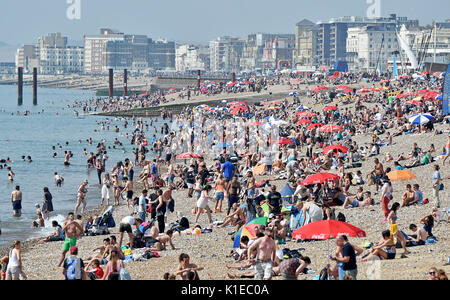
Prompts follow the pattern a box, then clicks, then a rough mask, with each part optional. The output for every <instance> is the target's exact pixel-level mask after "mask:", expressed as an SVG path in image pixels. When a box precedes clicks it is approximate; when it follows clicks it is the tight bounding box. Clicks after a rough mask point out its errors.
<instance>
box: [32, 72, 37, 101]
mask: <svg viewBox="0 0 450 300" xmlns="http://www.w3.org/2000/svg"><path fill="white" fill-rule="evenodd" d="M33 105H37V68H33Z"/></svg>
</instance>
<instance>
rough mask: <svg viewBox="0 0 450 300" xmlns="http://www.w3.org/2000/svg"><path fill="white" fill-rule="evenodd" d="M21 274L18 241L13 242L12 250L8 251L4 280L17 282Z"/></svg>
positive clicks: (21, 267)
mask: <svg viewBox="0 0 450 300" xmlns="http://www.w3.org/2000/svg"><path fill="white" fill-rule="evenodd" d="M21 274H23V266H22V256H21V253H20V241H14V243H13V249H11V251H9V257H8V267H7V268H6V280H19V279H20V275H21Z"/></svg>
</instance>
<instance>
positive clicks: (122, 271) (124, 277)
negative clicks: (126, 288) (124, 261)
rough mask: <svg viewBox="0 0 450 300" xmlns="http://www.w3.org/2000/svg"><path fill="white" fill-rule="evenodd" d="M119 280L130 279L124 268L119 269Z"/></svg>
mask: <svg viewBox="0 0 450 300" xmlns="http://www.w3.org/2000/svg"><path fill="white" fill-rule="evenodd" d="M119 280H131V275H130V273H128V271H127V270H125V268H123V267H122V268H121V269H120V274H119Z"/></svg>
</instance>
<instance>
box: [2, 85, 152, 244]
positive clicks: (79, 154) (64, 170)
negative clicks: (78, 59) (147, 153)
mask: <svg viewBox="0 0 450 300" xmlns="http://www.w3.org/2000/svg"><path fill="white" fill-rule="evenodd" d="M92 97H94V94H93V93H92V92H88V91H73V90H61V89H38V105H36V106H33V104H32V102H33V101H32V89H31V88H29V87H25V88H24V97H23V105H22V106H18V105H17V87H15V86H0V159H6V158H7V157H9V158H10V159H11V160H12V163H8V166H11V167H12V170H13V172H14V173H15V174H16V176H15V178H14V182H12V183H11V182H9V181H8V172H7V170H6V169H2V170H0V228H1V230H2V234H1V235H0V245H5V244H7V243H10V242H11V241H13V240H26V239H29V238H34V237H40V236H45V235H48V234H50V233H51V232H53V231H54V230H53V229H52V227H51V220H57V221H58V222H59V223H60V224H61V223H62V222H63V221H64V219H65V216H66V215H67V212H69V211H73V209H74V207H75V204H76V195H77V190H78V187H79V185H80V184H81V183H82V181H83V180H84V179H88V180H89V185H88V193H87V197H86V200H87V204H88V206H97V205H99V204H100V201H101V186H100V185H99V184H98V179H97V172H96V170H95V169H92V170H91V169H88V168H87V163H86V161H87V159H88V157H87V156H84V155H83V149H86V150H87V152H88V154H89V153H90V152H94V153H97V150H96V147H97V144H98V143H100V142H102V140H103V139H105V140H106V142H105V145H106V146H107V152H108V156H109V159H108V161H107V163H106V171H110V170H111V168H112V167H113V165H115V164H116V163H117V162H118V161H123V160H124V159H125V158H126V157H128V158H129V159H130V160H131V161H134V153H133V152H132V150H133V149H134V146H133V145H131V144H130V141H129V140H127V139H126V138H125V137H124V136H123V135H124V132H122V131H123V130H124V129H123V127H122V124H123V121H121V120H115V119H114V118H107V117H102V116H92V115H91V116H80V117H76V116H75V114H74V110H77V111H78V112H80V111H81V109H79V108H78V109H77V108H72V104H73V102H74V101H84V100H87V99H90V98H92ZM25 111H30V114H29V115H28V116H24V114H23V113H24V112H25ZM98 122H110V124H109V126H110V129H109V130H103V131H101V130H100V129H101V126H100V125H99V124H98ZM130 123H131V122H129V127H128V129H127V132H128V133H131V132H132V131H133V130H134V128H133V126H132V124H130ZM116 125H117V126H119V128H120V130H121V131H120V132H119V133H116V132H114V130H113V129H114V127H115V126H116ZM154 125H155V124H154ZM105 129H106V126H105ZM150 129H151V130H152V128H151V127H150ZM95 130H97V132H94V131H95ZM151 133H152V135H153V131H151ZM89 138H92V139H93V143H92V145H90V144H89V143H88V142H87V141H86V140H87V139H89ZM115 138H118V140H119V141H120V142H122V143H123V147H120V146H116V149H113V148H112V147H113V141H114V139H115ZM80 140H81V141H82V142H81V143H80V142H79V141H80ZM66 142H68V143H69V144H68V145H66ZM58 144H59V145H61V146H62V149H59V146H58ZM52 146H56V150H53V149H52ZM108 147H110V148H111V149H108ZM117 148H118V149H117ZM69 150H70V151H72V153H73V157H72V158H71V159H70V164H71V165H70V166H69V167H65V166H64V151H69ZM55 152H56V153H57V157H56V158H53V153H55ZM22 156H25V157H27V156H31V158H32V162H31V163H29V162H26V161H23V160H22V158H21V157H22ZM55 172H58V174H60V175H61V176H62V177H64V179H65V181H64V184H63V186H62V187H56V185H55V181H54V173H55ZM103 174H104V173H103ZM103 174H102V176H103ZM16 185H19V186H20V190H21V191H22V194H23V197H22V199H23V200H22V216H21V217H20V218H16V217H13V212H12V204H11V192H12V191H13V190H14V189H15V187H16ZM44 187H48V188H49V190H50V193H51V194H52V195H53V207H54V209H55V211H54V212H53V213H52V214H51V220H50V221H46V224H45V225H46V228H42V229H34V228H31V225H32V222H33V220H36V213H35V204H36V203H38V204H40V205H41V207H42V203H43V197H44V192H43V188H44ZM111 194H112V193H111ZM111 197H112V195H111ZM112 201H114V199H111V202H112ZM80 209H81V208H80ZM79 212H80V210H79Z"/></svg>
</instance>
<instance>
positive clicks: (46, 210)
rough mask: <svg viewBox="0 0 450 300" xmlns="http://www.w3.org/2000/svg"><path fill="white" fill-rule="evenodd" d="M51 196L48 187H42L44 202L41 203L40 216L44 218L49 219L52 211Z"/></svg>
mask: <svg viewBox="0 0 450 300" xmlns="http://www.w3.org/2000/svg"><path fill="white" fill-rule="evenodd" d="M52 199H53V196H52V194H51V193H50V192H49V190H48V187H44V204H43V205H42V216H43V217H44V219H45V220H49V219H50V213H51V212H52V211H53V202H52Z"/></svg>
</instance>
